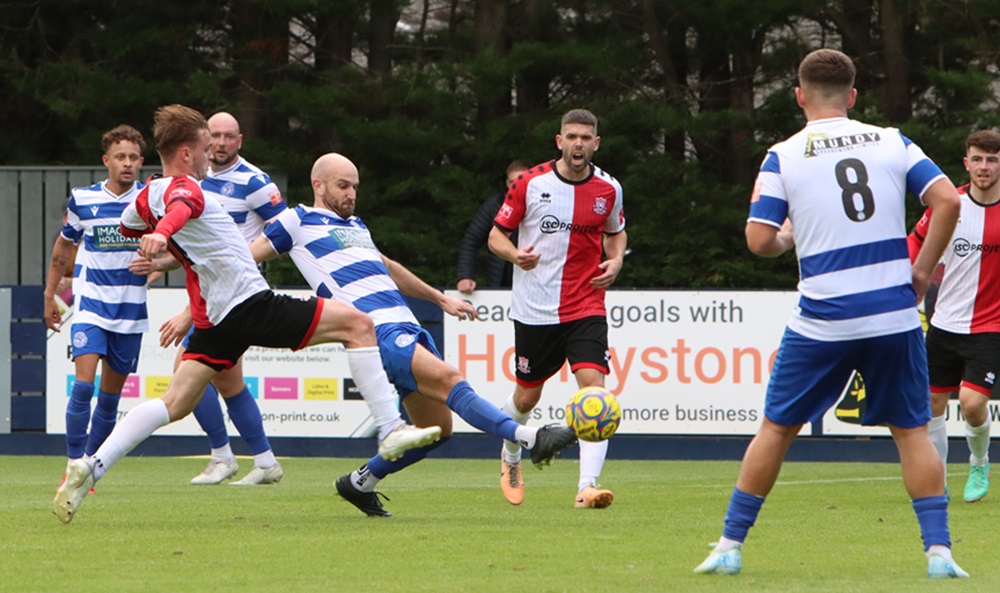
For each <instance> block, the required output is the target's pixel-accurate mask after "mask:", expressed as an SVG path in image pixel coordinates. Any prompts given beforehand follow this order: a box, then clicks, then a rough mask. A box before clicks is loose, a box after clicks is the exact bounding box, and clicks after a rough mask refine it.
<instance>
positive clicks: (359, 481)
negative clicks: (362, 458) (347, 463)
mask: <svg viewBox="0 0 1000 593" xmlns="http://www.w3.org/2000/svg"><path fill="white" fill-rule="evenodd" d="M381 481H382V479H381V478H376V477H375V475H374V474H373V473H372V472H371V470H369V469H368V464H365V465H362V466H361V467H360V468H358V469H356V470H354V471H352V472H351V483H352V484H354V487H355V488H357V489H358V490H360V491H361V492H375V486H377V485H378V483H379V482H381Z"/></svg>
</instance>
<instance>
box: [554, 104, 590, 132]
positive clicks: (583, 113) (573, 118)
mask: <svg viewBox="0 0 1000 593" xmlns="http://www.w3.org/2000/svg"><path fill="white" fill-rule="evenodd" d="M566 124H583V125H585V126H593V127H594V134H595V135H596V134H597V116H596V115H594V114H593V113H591V112H590V111H588V110H586V109H570V110H569V111H567V112H566V113H564V114H563V116H562V121H560V122H559V127H560V129H561V128H563V127H565V126H566Z"/></svg>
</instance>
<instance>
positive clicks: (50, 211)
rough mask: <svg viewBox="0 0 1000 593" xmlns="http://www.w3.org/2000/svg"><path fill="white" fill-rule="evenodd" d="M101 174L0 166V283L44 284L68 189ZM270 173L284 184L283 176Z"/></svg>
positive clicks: (179, 278)
mask: <svg viewBox="0 0 1000 593" xmlns="http://www.w3.org/2000/svg"><path fill="white" fill-rule="evenodd" d="M157 172H159V169H158V168H156V167H143V168H142V170H141V171H140V179H147V178H148V177H149V176H150V175H152V174H153V173H157ZM107 175H108V170H107V169H106V168H104V167H0V204H2V205H3V210H0V212H2V215H0V254H2V256H0V261H2V264H0V266H2V267H0V286H10V285H39V286H41V285H44V284H45V279H46V276H47V274H48V268H49V257H51V255H52V245H53V244H54V243H55V240H56V236H57V235H58V234H59V230H60V229H61V228H62V225H63V222H62V221H63V211H64V210H65V207H66V203H67V201H68V199H69V192H70V190H71V189H73V188H74V187H86V186H89V185H93V184H94V183H97V182H98V181H103V180H104V179H106V178H107ZM272 179H273V180H274V182H275V183H276V184H277V185H278V188H279V189H281V191H282V192H284V191H285V190H286V188H287V177H285V176H283V175H278V176H272ZM156 284H157V285H158V286H183V285H184V272H183V271H182V270H176V271H174V272H171V273H168V274H167V275H166V276H165V277H164V278H161V279H160V280H158V281H157V282H156Z"/></svg>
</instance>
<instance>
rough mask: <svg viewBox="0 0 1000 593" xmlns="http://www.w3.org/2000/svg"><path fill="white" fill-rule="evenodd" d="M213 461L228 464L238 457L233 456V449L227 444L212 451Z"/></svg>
mask: <svg viewBox="0 0 1000 593" xmlns="http://www.w3.org/2000/svg"><path fill="white" fill-rule="evenodd" d="M211 459H212V461H218V462H226V461H232V460H234V459H236V456H235V455H233V448H232V447H230V446H229V443H226V444H225V445H222V446H221V447H219V448H218V449H215V448H213V449H212V457H211Z"/></svg>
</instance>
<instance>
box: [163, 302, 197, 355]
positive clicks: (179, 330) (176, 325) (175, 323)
mask: <svg viewBox="0 0 1000 593" xmlns="http://www.w3.org/2000/svg"><path fill="white" fill-rule="evenodd" d="M189 329H191V309H188V308H187V307H185V308H184V310H183V311H181V312H180V313H178V314H176V315H174V316H173V317H171V318H170V319H168V320H166V321H164V322H163V325H161V326H160V347H161V348H169V347H171V346H177V345H179V344H180V343H181V341H182V340H183V339H184V336H186V335H187V333H188V330H189Z"/></svg>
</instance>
